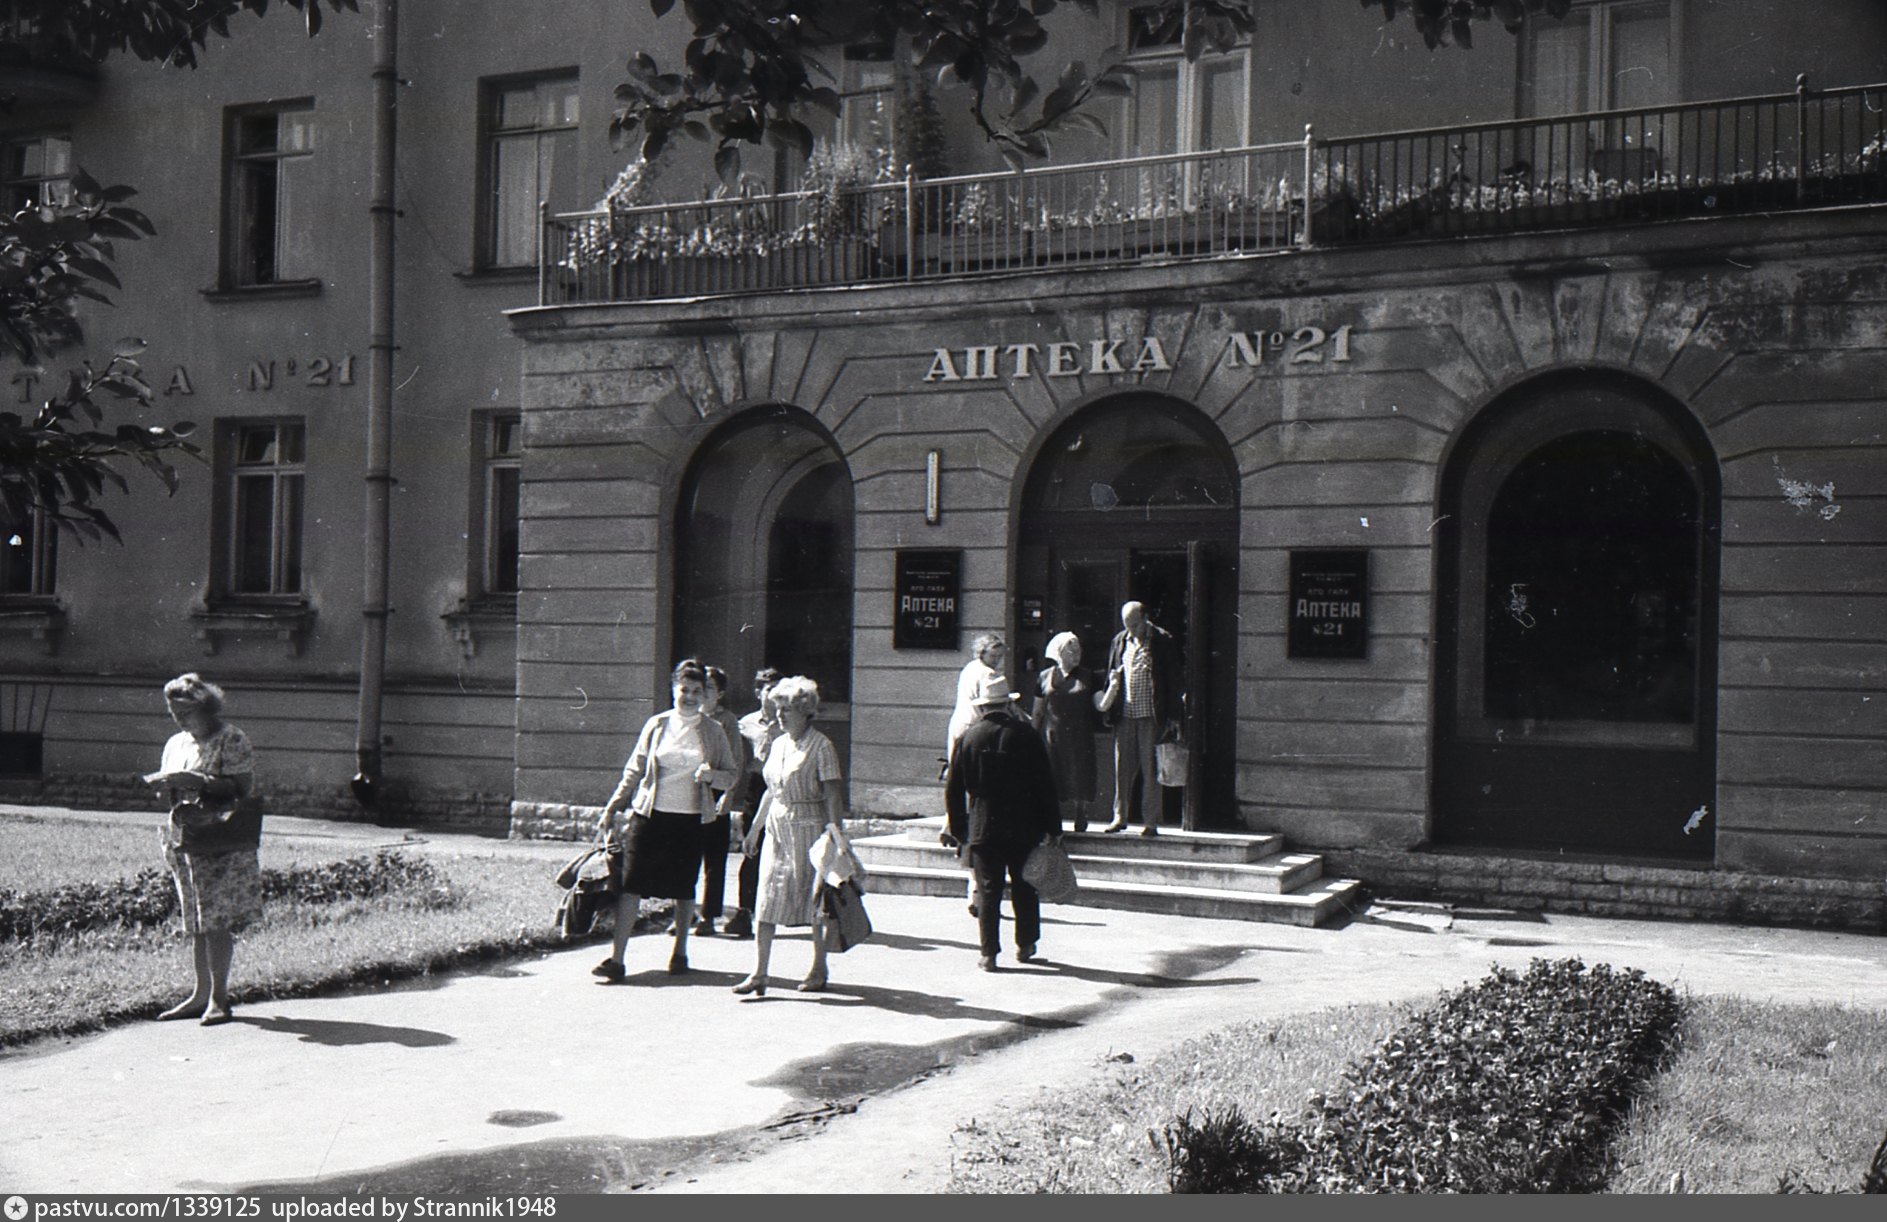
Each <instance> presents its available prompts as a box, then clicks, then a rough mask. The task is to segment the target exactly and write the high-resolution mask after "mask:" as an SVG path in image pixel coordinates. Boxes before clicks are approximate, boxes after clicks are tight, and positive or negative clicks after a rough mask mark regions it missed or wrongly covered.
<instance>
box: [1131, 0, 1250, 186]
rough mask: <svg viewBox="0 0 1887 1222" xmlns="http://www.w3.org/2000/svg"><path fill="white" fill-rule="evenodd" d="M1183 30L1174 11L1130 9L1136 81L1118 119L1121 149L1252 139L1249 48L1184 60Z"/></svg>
mask: <svg viewBox="0 0 1887 1222" xmlns="http://www.w3.org/2000/svg"><path fill="white" fill-rule="evenodd" d="M1180 34H1181V25H1180V21H1179V17H1178V15H1177V14H1174V13H1170V12H1166V11H1165V10H1162V9H1159V8H1157V7H1155V6H1152V5H1135V6H1133V7H1132V8H1131V9H1129V10H1128V13H1127V52H1128V62H1129V63H1130V64H1132V65H1133V68H1134V83H1133V94H1132V96H1131V97H1128V98H1124V99H1122V101H1121V108H1122V109H1121V112H1120V113H1119V115H1118V117H1117V123H1116V130H1117V131H1118V132H1119V133H1120V134H1119V137H1118V139H1119V152H1120V155H1121V156H1123V157H1151V156H1156V155H1159V154H1163V153H1196V152H1208V151H1211V150H1213V149H1226V148H1240V147H1243V146H1244V145H1245V144H1247V143H1249V142H1250V138H1251V54H1250V49H1249V48H1248V47H1240V48H1239V49H1238V50H1236V51H1231V52H1223V51H1207V52H1206V53H1204V54H1202V55H1201V56H1200V57H1199V58H1198V59H1197V60H1188V59H1187V58H1186V57H1185V56H1184V55H1183V54H1181V51H1180Z"/></svg>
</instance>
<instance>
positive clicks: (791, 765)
mask: <svg viewBox="0 0 1887 1222" xmlns="http://www.w3.org/2000/svg"><path fill="white" fill-rule="evenodd" d="M763 771H764V773H765V775H766V778H767V796H768V797H769V798H771V799H772V802H771V805H770V806H769V807H768V810H767V839H766V844H765V845H764V846H763V847H762V848H761V850H760V898H759V902H758V903H756V904H755V905H754V920H755V921H758V922H761V923H763V924H768V925H810V924H812V918H813V903H812V892H813V887H814V885H815V884H816V883H817V882H818V877H817V875H816V874H815V873H814V871H813V866H812V860H811V858H810V857H809V854H810V852H811V850H812V846H813V842H814V841H816V840H818V839H819V834H820V833H821V832H823V831H825V829H826V795H825V782H827V781H836V780H838V779H840V770H839V752H838V749H837V748H835V747H834V746H833V745H832V740H831V739H829V738H827V737H826V736H825V735H823V734H821V733H820V732H819V731H817V730H808V731H806V736H805V737H804V738H802V739H800V741H798V742H794V741H793V739H792V736H790V735H787V734H781V735H780V736H779V737H778V738H776V739H774V740H773V745H772V746H771V747H770V748H768V750H767V762H766V766H765V768H764V769H763Z"/></svg>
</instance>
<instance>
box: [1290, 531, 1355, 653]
mask: <svg viewBox="0 0 1887 1222" xmlns="http://www.w3.org/2000/svg"><path fill="white" fill-rule="evenodd" d="M1285 622H1286V631H1287V639H1288V641H1289V651H1288V652H1289V656H1290V657H1293V658H1362V657H1367V656H1369V552H1368V551H1367V550H1366V549H1364V548H1360V547H1359V548H1346V549H1344V550H1342V551H1316V552H1300V551H1293V552H1292V553H1291V597H1290V601H1289V602H1288V603H1287V604H1286V606H1285Z"/></svg>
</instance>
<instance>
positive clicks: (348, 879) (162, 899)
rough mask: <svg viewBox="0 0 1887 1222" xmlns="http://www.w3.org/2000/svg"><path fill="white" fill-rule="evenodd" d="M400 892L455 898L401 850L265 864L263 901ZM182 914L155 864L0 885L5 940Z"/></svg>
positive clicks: (435, 899) (156, 921) (431, 899)
mask: <svg viewBox="0 0 1887 1222" xmlns="http://www.w3.org/2000/svg"><path fill="white" fill-rule="evenodd" d="M395 892H398V893H402V894H413V895H416V896H418V897H419V898H420V899H421V901H422V902H423V903H425V904H426V905H427V906H428V907H441V906H446V905H449V904H451V903H452V902H453V894H452V889H451V886H450V884H449V883H447V881H446V880H445V878H444V877H443V876H441V875H440V873H439V872H438V870H437V869H435V868H434V867H433V865H432V863H431V862H429V861H426V860H424V859H418V860H415V859H413V858H409V857H407V856H405V855H404V854H402V853H400V852H399V851H398V850H397V849H380V850H377V851H376V852H375V853H374V854H373V855H372V856H371V857H367V856H361V857H350V858H347V859H345V860H343V861H332V862H327V863H325V864H322V865H315V866H306V865H297V866H291V867H289V868H288V869H286V870H275V869H268V870H264V871H262V898H263V899H264V901H283V900H286V901H291V902H296V903H303V904H333V903H336V902H338V901H341V900H357V899H373V898H376V897H379V896H384V895H389V894H392V893H395ZM176 914H177V889H176V885H175V884H174V883H173V882H172V881H171V878H170V875H169V873H167V872H166V871H163V870H159V869H155V868H152V869H147V870H141V871H139V872H138V873H137V874H136V875H135V876H133V877H131V878H119V879H113V880H112V881H110V882H103V883H98V882H82V883H68V884H66V885H64V886H59V887H49V888H46V889H44V890H39V891H17V890H12V889H5V888H0V940H7V941H25V940H27V939H29V938H36V937H46V936H53V935H63V934H72V933H77V932H79V931H81V930H88V929H97V928H102V927H106V926H112V925H120V926H129V927H132V928H137V927H143V926H151V925H161V924H163V923H164V922H165V921H168V920H170V919H171V918H172V917H174V916H176Z"/></svg>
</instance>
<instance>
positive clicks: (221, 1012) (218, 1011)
mask: <svg viewBox="0 0 1887 1222" xmlns="http://www.w3.org/2000/svg"><path fill="white" fill-rule="evenodd" d="M235 1018H236V1014H235V1010H234V1009H233V1008H231V1007H229V1006H211V1007H210V1008H209V1009H207V1010H205V1011H204V1012H203V1018H202V1021H200V1022H198V1023H197V1026H199V1027H220V1026H222V1025H223V1024H224V1023H228V1022H234V1021H235Z"/></svg>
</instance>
